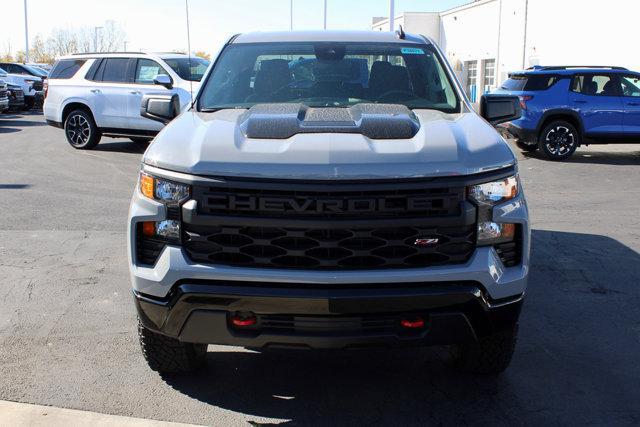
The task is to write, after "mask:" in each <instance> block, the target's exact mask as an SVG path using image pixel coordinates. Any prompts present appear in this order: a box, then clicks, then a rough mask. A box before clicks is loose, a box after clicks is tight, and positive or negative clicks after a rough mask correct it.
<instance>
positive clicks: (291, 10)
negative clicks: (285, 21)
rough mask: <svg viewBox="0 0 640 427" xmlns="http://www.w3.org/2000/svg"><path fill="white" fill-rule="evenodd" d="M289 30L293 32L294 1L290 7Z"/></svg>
mask: <svg viewBox="0 0 640 427" xmlns="http://www.w3.org/2000/svg"><path fill="white" fill-rule="evenodd" d="M289 29H290V30H293V0H291V4H290V5H289Z"/></svg>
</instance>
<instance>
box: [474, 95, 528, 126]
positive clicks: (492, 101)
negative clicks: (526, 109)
mask: <svg viewBox="0 0 640 427" xmlns="http://www.w3.org/2000/svg"><path fill="white" fill-rule="evenodd" d="M480 115H481V116H482V118H484V119H485V120H486V121H488V122H489V123H491V124H492V125H493V126H495V125H497V124H500V123H504V122H510V121H512V120H517V119H519V118H520V116H522V110H521V109H520V99H519V98H518V97H517V96H511V95H498V94H495V95H492V94H487V95H482V97H481V98H480Z"/></svg>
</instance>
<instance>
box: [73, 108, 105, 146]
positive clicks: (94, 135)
mask: <svg viewBox="0 0 640 427" xmlns="http://www.w3.org/2000/svg"><path fill="white" fill-rule="evenodd" d="M64 134H65V136H66V137H67V142H68V143H69V144H70V145H71V146H72V147H73V148H76V149H78V150H90V149H92V148H93V147H95V146H96V145H98V143H99V142H100V138H101V137H102V135H101V133H100V130H99V129H98V126H96V123H95V122H94V121H93V117H91V114H89V113H88V112H87V111H85V110H74V111H72V112H71V113H69V115H67V118H66V119H65V121H64Z"/></svg>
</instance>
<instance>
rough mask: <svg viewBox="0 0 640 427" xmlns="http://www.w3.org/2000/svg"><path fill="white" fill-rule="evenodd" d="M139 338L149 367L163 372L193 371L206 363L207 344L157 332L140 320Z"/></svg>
mask: <svg viewBox="0 0 640 427" xmlns="http://www.w3.org/2000/svg"><path fill="white" fill-rule="evenodd" d="M138 338H139V340H140V347H141V348H142V355H143V356H144V358H145V360H146V361H147V364H148V365H149V368H151V369H152V370H154V371H157V372H163V373H179V372H192V371H195V370H196V369H198V368H200V367H201V366H203V365H204V364H205V363H206V356H207V345H206V344H191V343H184V342H181V341H179V340H177V339H175V338H171V337H168V336H165V335H161V334H158V333H155V332H153V331H151V330H149V329H147V328H145V327H144V326H143V325H142V324H141V323H140V321H138Z"/></svg>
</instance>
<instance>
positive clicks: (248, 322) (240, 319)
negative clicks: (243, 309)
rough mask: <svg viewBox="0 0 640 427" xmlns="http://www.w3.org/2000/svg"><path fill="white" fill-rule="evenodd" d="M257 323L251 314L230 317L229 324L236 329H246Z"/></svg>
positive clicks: (254, 316)
mask: <svg viewBox="0 0 640 427" xmlns="http://www.w3.org/2000/svg"><path fill="white" fill-rule="evenodd" d="M257 323H258V319H257V318H256V315H255V314H253V313H246V314H236V315H234V316H233V317H231V324H232V325H233V326H235V327H237V328H247V327H250V326H255V325H256V324H257Z"/></svg>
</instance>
